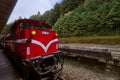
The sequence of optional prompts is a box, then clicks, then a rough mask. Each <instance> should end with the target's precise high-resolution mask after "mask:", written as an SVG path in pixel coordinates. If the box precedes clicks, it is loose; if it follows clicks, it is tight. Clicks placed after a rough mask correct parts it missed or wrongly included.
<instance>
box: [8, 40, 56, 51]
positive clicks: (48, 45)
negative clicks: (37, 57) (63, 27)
mask: <svg viewBox="0 0 120 80" xmlns="http://www.w3.org/2000/svg"><path fill="white" fill-rule="evenodd" d="M26 40H27V39H17V40H16V43H26ZM57 41H58V39H53V40H51V41H50V42H48V44H47V45H46V46H45V45H44V44H43V43H42V42H40V41H37V40H33V39H32V42H31V43H33V44H36V45H38V46H40V47H42V48H43V50H44V51H45V52H47V50H48V48H49V47H50V45H51V44H53V43H55V42H57ZM7 42H12V40H9V41H7ZM56 48H58V45H56ZM29 50H30V49H28V48H27V52H29Z"/></svg>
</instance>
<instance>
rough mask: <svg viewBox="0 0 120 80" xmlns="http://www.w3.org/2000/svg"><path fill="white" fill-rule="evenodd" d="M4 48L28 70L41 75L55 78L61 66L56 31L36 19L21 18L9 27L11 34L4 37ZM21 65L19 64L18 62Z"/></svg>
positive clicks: (60, 53)
mask: <svg viewBox="0 0 120 80" xmlns="http://www.w3.org/2000/svg"><path fill="white" fill-rule="evenodd" d="M5 40H6V45H5V46H6V47H5V48H6V49H9V50H10V51H11V52H12V56H15V57H16V58H14V59H17V60H18V61H20V62H21V63H22V65H24V66H25V68H26V69H27V70H28V71H27V72H28V73H27V74H29V76H27V78H28V77H30V75H31V74H30V71H34V72H36V73H37V74H38V75H40V76H41V78H42V77H46V76H48V75H50V77H51V78H54V79H55V78H57V77H58V75H59V74H60V73H61V71H62V68H63V57H62V52H61V51H59V50H58V33H57V32H56V31H54V30H51V27H50V26H49V25H48V24H46V23H44V22H42V21H37V20H30V19H22V20H18V21H16V22H15V23H14V24H13V26H12V27H11V35H10V36H9V37H6V38H5ZM19 65H21V64H19Z"/></svg>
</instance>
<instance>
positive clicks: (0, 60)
mask: <svg viewBox="0 0 120 80" xmlns="http://www.w3.org/2000/svg"><path fill="white" fill-rule="evenodd" d="M0 80H22V79H21V77H20V76H19V75H18V73H17V72H16V71H15V69H14V67H13V66H12V64H11V62H10V61H9V59H8V58H7V56H6V55H5V54H4V53H3V50H1V49H0Z"/></svg>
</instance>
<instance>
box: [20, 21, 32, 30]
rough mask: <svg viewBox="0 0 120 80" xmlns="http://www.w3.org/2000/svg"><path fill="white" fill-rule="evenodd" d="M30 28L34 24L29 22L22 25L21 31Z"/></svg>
mask: <svg viewBox="0 0 120 80" xmlns="http://www.w3.org/2000/svg"><path fill="white" fill-rule="evenodd" d="M30 26H33V24H32V23H27V22H23V23H20V30H24V29H25V28H29V27H30Z"/></svg>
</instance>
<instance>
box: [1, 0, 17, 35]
mask: <svg viewBox="0 0 120 80" xmlns="http://www.w3.org/2000/svg"><path fill="white" fill-rule="evenodd" d="M17 1H18V0H0V33H1V31H2V29H3V27H4V26H5V24H6V23H7V21H8V19H9V17H10V14H11V13H12V10H13V8H14V6H15V4H16V3H17Z"/></svg>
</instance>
